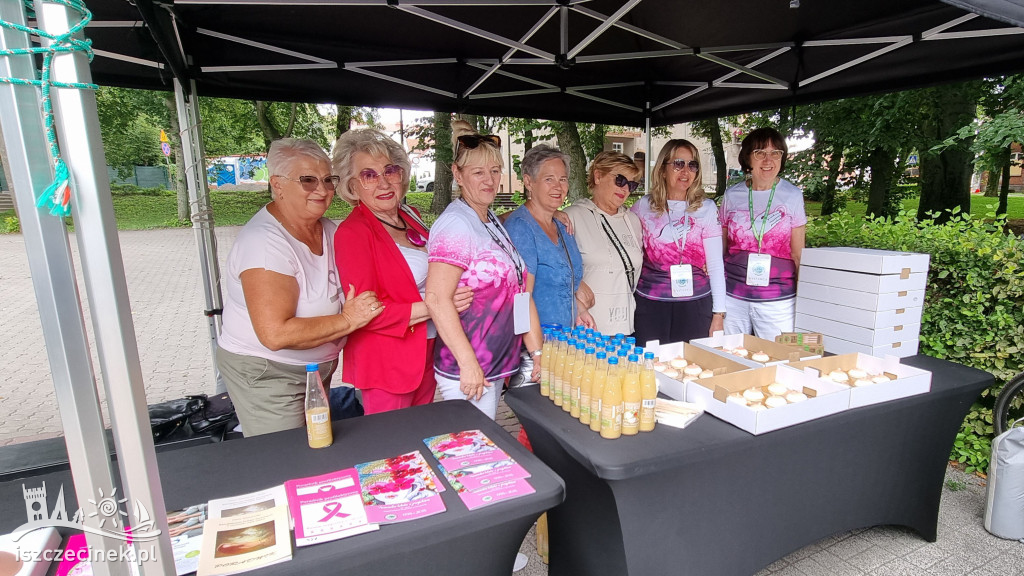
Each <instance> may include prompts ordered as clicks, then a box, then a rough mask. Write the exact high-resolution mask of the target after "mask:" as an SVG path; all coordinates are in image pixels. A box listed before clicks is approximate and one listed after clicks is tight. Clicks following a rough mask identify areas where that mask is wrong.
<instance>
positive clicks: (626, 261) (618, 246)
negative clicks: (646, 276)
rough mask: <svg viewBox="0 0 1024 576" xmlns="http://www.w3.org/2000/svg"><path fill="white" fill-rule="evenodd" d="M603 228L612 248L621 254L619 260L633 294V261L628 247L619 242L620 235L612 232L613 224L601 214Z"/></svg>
mask: <svg viewBox="0 0 1024 576" xmlns="http://www.w3.org/2000/svg"><path fill="white" fill-rule="evenodd" d="M601 227H602V228H604V233H605V234H607V235H608V239H609V240H611V241H612V246H615V251H616V252H618V253H619V258H620V259H621V260H622V267H623V268H624V269H625V270H626V280H627V281H628V282H629V291H630V292H633V289H634V288H635V284H633V274H634V270H633V259H632V258H630V257H629V253H628V252H626V247H625V246H623V245H622V242H621V241H619V237H618V235H616V234H615V230H612V226H611V224H609V223H608V219H607V218H605V217H604V214H601Z"/></svg>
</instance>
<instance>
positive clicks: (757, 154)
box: [750, 149, 786, 160]
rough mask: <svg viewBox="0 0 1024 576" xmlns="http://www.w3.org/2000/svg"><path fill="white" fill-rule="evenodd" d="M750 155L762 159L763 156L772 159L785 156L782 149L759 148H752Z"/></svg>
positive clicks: (779, 158)
mask: <svg viewBox="0 0 1024 576" xmlns="http://www.w3.org/2000/svg"><path fill="white" fill-rule="evenodd" d="M750 155H751V156H753V157H754V159H755V160H764V159H765V158H767V157H769V156H771V157H772V160H782V157H783V156H785V155H786V153H785V152H784V151H782V150H761V149H757V150H754V151H753V152H752V153H751V154H750Z"/></svg>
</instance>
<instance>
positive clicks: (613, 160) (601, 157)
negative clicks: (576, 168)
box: [587, 150, 640, 190]
mask: <svg viewBox="0 0 1024 576" xmlns="http://www.w3.org/2000/svg"><path fill="white" fill-rule="evenodd" d="M611 172H615V173H616V174H622V175H623V176H626V177H627V178H631V179H635V178H636V177H637V175H639V174H640V170H639V169H637V167H636V163H634V162H633V159H632V158H630V157H629V156H626V155H625V154H623V153H622V152H612V151H609V150H605V151H604V152H601V153H600V154H598V155H597V156H594V160H593V161H591V162H590V169H589V170H587V188H590V189H591V190H593V189H594V188H595V187H596V186H597V175H598V174H609V173H611Z"/></svg>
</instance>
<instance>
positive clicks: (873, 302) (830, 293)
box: [796, 278, 924, 311]
mask: <svg viewBox="0 0 1024 576" xmlns="http://www.w3.org/2000/svg"><path fill="white" fill-rule="evenodd" d="M796 298H797V304H799V303H800V299H810V300H819V301H821V302H834V303H842V304H845V305H846V306H850V307H851V308H860V309H861V310H878V311H883V310H896V309H898V308H915V307H918V306H924V290H903V291H901V292H886V293H882V294H877V293H872V292H860V291H857V290H849V289H846V288H839V287H836V286H826V285H824V284H812V283H810V282H805V281H804V279H803V278H801V279H800V281H799V282H797V285H796Z"/></svg>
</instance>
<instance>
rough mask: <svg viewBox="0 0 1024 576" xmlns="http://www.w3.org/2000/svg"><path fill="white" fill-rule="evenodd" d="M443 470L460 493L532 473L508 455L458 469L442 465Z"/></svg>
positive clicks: (527, 476) (526, 476)
mask: <svg viewBox="0 0 1024 576" xmlns="http://www.w3.org/2000/svg"><path fill="white" fill-rule="evenodd" d="M441 472H442V473H443V474H444V475H445V477H446V478H447V479H448V483H449V484H451V485H452V488H454V489H455V490H456V491H458V492H460V493H461V492H462V491H463V490H477V489H479V488H485V487H487V486H492V485H494V484H500V483H502V482H508V481H509V480H519V479H520V478H529V477H530V473H529V472H527V471H526V468H523V467H522V466H520V465H519V464H518V463H517V462H516V461H515V460H513V459H511V458H509V457H508V456H507V455H506V457H505V459H504V460H498V461H496V462H485V463H483V464H475V465H473V466H467V467H465V468H459V469H458V470H451V471H449V470H446V469H445V467H444V466H442V467H441Z"/></svg>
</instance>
